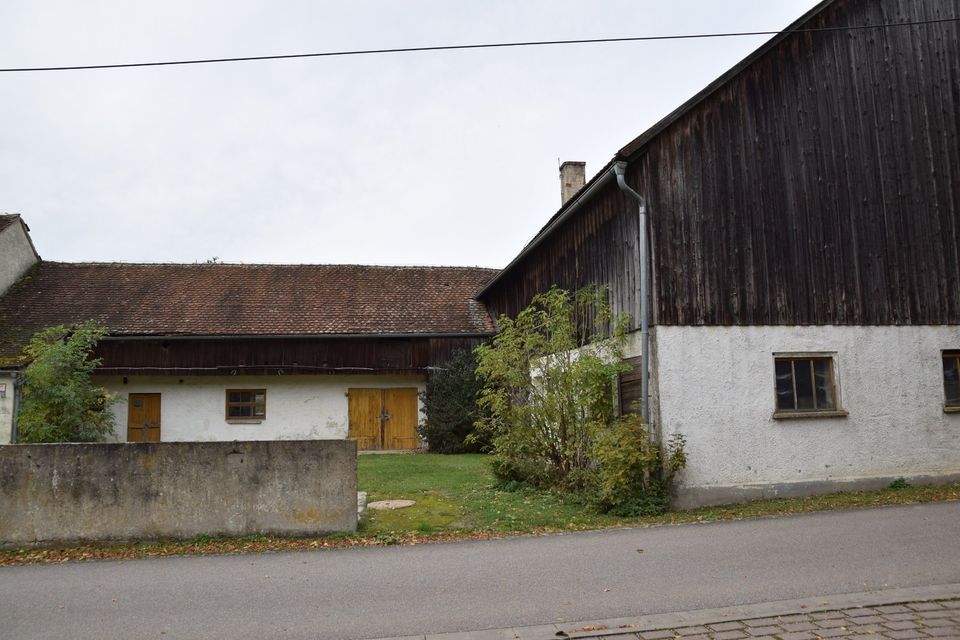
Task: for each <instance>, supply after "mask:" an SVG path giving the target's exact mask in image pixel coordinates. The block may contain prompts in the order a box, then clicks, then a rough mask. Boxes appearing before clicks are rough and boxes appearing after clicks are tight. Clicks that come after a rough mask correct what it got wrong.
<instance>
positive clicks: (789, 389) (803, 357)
mask: <svg viewBox="0 0 960 640" xmlns="http://www.w3.org/2000/svg"><path fill="white" fill-rule="evenodd" d="M774 371H775V386H776V394H777V410H776V412H775V413H774V417H775V418H790V417H806V416H822V415H846V412H845V411H843V410H842V409H841V408H840V401H839V398H838V395H837V381H836V375H835V372H834V363H833V356H830V355H816V354H796V355H775V356H774Z"/></svg>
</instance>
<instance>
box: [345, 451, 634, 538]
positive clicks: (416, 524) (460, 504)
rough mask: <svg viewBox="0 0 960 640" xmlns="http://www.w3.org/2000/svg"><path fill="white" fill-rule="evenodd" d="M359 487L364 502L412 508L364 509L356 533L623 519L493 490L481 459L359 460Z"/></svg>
mask: <svg viewBox="0 0 960 640" xmlns="http://www.w3.org/2000/svg"><path fill="white" fill-rule="evenodd" d="M357 482H358V485H359V487H360V490H361V491H366V492H367V493H368V495H367V500H368V501H369V502H373V501H375V500H389V499H393V498H402V499H409V500H416V502H417V504H415V505H414V506H412V507H407V508H404V509H396V510H393V511H374V510H372V509H368V510H367V512H366V513H365V514H364V517H363V519H362V521H361V525H360V532H361V533H369V534H384V533H396V532H418V533H441V532H451V531H489V532H499V533H527V532H531V531H542V530H545V529H547V530H553V529H557V530H559V529H592V528H599V527H607V526H615V525H619V524H622V523H623V522H624V520H623V519H622V518H615V517H613V516H606V515H601V514H596V513H592V512H591V511H590V510H589V509H586V508H585V507H584V506H583V505H581V504H578V503H577V501H575V500H571V499H569V498H568V499H564V498H562V497H560V496H558V495H555V494H551V493H545V492H533V491H500V490H498V489H496V488H495V487H494V478H493V474H492V473H491V472H490V469H489V467H488V465H487V464H486V456H484V455H480V454H463V455H455V456H445V455H438V454H429V453H426V454H378V455H362V456H360V457H359V459H358V478H357Z"/></svg>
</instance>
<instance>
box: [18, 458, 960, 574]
mask: <svg viewBox="0 0 960 640" xmlns="http://www.w3.org/2000/svg"><path fill="white" fill-rule="evenodd" d="M358 465H359V477H358V481H359V486H360V489H361V490H364V491H367V492H368V499H369V501H371V502H372V501H376V500H387V499H393V498H397V499H401V498H408V499H412V500H416V502H417V503H416V504H415V505H414V506H412V507H408V508H405V509H398V510H395V511H372V510H368V511H367V512H366V514H365V515H364V517H363V519H362V520H361V523H360V528H359V530H358V531H357V533H355V534H337V535H329V536H323V537H309V538H281V537H269V536H246V537H242V538H218V537H207V536H200V537H198V538H194V539H192V540H185V541H163V540H161V541H156V542H138V543H127V544H86V545H77V546H70V547H60V548H21V549H3V550H0V566H2V565H12V564H22V563H31V562H68V561H75V560H98V559H117V560H125V559H134V558H148V557H158V556H169V555H199V554H218V553H256V552H265V551H301V550H316V549H331V548H344V547H356V546H375V545H390V544H420V543H427V542H444V541H454V540H479V539H490V538H499V537H503V536H507V535H524V534H541V533H556V532H562V531H583V530H587V529H602V528H610V527H642V526H651V525H660V524H680V523H688V522H711V521H717V520H741V519H745V518H756V517H764V516H777V515H787V514H795V513H807V512H813V511H829V510H837V509H851V508H863V507H876V506H881V505H894V504H915V503H921V502H939V501H950V500H960V483H954V484H947V485H937V486H922V487H914V486H909V485H908V486H900V487H898V488H888V489H881V490H879V491H868V492H857V493H832V494H828V495H823V496H813V497H809V498H784V499H776V500H760V501H757V502H750V503H747V504H738V505H725V506H720V507H705V508H701V509H695V510H691V511H675V512H671V513H667V514H664V515H662V516H657V517H645V518H618V517H615V516H611V515H605V514H597V513H594V512H591V511H590V510H589V509H587V508H586V507H585V506H584V505H583V504H582V503H580V502H579V501H578V500H576V499H575V498H571V497H565V496H560V495H556V494H552V493H547V492H541V491H532V490H529V489H522V490H519V491H503V490H500V489H498V488H497V487H496V486H495V485H494V480H493V476H492V474H491V473H490V471H489V468H488V467H487V465H486V464H485V458H484V456H481V455H459V456H441V455H430V454H424V455H390V454H384V455H376V456H360V459H359V463H358Z"/></svg>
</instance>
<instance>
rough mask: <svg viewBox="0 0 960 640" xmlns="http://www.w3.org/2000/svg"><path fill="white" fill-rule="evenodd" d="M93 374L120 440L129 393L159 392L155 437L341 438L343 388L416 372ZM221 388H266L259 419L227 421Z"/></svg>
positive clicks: (416, 380) (398, 381) (407, 381)
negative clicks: (111, 399) (108, 400)
mask: <svg viewBox="0 0 960 640" xmlns="http://www.w3.org/2000/svg"><path fill="white" fill-rule="evenodd" d="M127 381H128V382H127V384H124V383H123V378H122V377H114V376H109V377H98V378H97V379H96V383H97V384H99V385H101V386H103V387H105V388H106V389H107V390H108V391H109V392H110V393H111V394H113V395H115V396H117V398H118V400H117V401H116V403H115V404H113V406H112V408H111V410H112V411H113V413H114V416H115V417H116V424H117V435H116V439H117V440H120V441H123V440H125V439H126V427H127V408H128V405H127V402H128V398H129V394H131V393H159V394H161V395H160V439H161V440H162V441H164V442H170V441H210V440H301V439H305V440H312V439H336V438H346V437H347V429H348V415H347V410H348V405H347V396H346V393H347V389H349V388H357V387H367V388H383V389H386V388H396V387H416V388H417V389H418V390H419V391H423V389H424V387H425V382H424V379H423V378H422V377H417V376H283V377H281V376H263V377H260V376H226V377H206V376H194V377H182V378H178V377H173V376H170V377H167V376H156V377H153V376H128V377H127ZM227 389H266V390H267V415H266V418H265V419H264V420H263V421H262V422H260V423H259V424H246V423H239V424H238V423H228V422H227V421H226V418H225V416H224V413H225V402H226V400H225V394H226V390H227Z"/></svg>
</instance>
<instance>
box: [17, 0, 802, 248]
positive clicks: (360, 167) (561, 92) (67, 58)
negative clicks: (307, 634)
mask: <svg viewBox="0 0 960 640" xmlns="http://www.w3.org/2000/svg"><path fill="white" fill-rule="evenodd" d="M815 4H816V1H815V0H723V1H718V0H657V1H653V0H593V1H586V0H581V1H576V2H574V1H567V0H503V1H500V0H471V1H466V0H463V1H461V0H390V1H387V0H381V1H369V0H349V1H342V0H341V1H340V2H323V1H319V0H314V1H306V0H302V1H289V2H279V1H277V0H273V1H270V2H268V1H265V0H264V1H245V0H231V1H226V0H224V1H216V2H213V1H208V2H202V1H199V0H163V1H156V2H145V1H138V2H130V1H129V0H112V1H95V0H85V1H84V2H77V1H76V0H63V1H58V2H54V1H46V0H3V1H2V2H0V67H18V66H43V65H68V64H98V63H122V62H137V61H150V60H168V59H185V58H209V57H228V56H244V55H269V54H281V53H303V52H315V51H333V50H345V49H370V48H392V47H407V46H433V45H444V44H467V43H482V42H503V41H514V40H553V39H577V38H598V37H628V36H642V35H664V34H685V33H705V32H718V31H751V30H772V29H773V30H775V29H780V28H782V27H784V26H786V25H787V24H789V23H790V22H792V21H793V20H794V19H795V18H797V17H799V16H800V15H801V14H803V13H804V12H805V11H807V10H808V9H809V8H810V7H812V6H814V5H815ZM766 39H767V38H766V37H744V38H726V39H711V40H680V41H668V42H638V43H623V44H595V45H576V46H552V47H538V48H523V49H497V50H473V51H449V52H431V53H406V54H390V55H376V56H358V57H349V58H316V59H304V60H286V61H265V62H244V63H231V64H214V65H199V66H187V67H163V68H148V69H127V70H106V71H74V72H48V73H32V74H13V73H8V74H0V123H2V124H0V211H7V212H14V213H20V214H22V215H23V217H24V219H25V220H26V221H27V223H28V224H29V225H30V228H31V231H32V236H33V239H34V243H35V244H36V246H37V250H38V251H39V253H40V255H41V256H43V258H44V259H47V260H68V261H114V260H116V261H146V262H195V261H203V260H206V259H208V258H211V257H213V256H217V257H219V258H220V259H221V260H222V261H225V262H247V263H250V262H291V263H301V262H303V263H364V264H367V263H369V264H451V265H481V266H490V267H502V266H504V265H505V264H506V263H507V262H509V261H510V260H511V259H512V258H513V257H514V256H515V255H516V253H517V252H518V251H519V250H520V249H521V248H522V247H523V245H524V244H525V243H526V242H527V240H529V239H530V237H531V236H532V235H533V234H534V233H536V231H537V230H538V229H539V228H540V227H541V226H542V225H543V224H544V222H546V220H547V219H548V218H549V217H550V216H551V215H552V214H553V213H554V212H555V211H556V210H557V209H558V207H559V205H560V195H559V194H560V188H559V179H558V159H560V160H584V161H586V162H587V174H588V176H589V175H592V174H593V173H594V172H596V171H597V170H598V169H600V168H601V167H602V166H603V165H604V164H605V163H606V162H607V161H609V160H610V158H611V157H612V156H613V154H614V153H615V152H616V151H617V149H619V148H620V147H621V146H623V145H624V144H626V143H627V142H629V141H630V140H632V139H633V138H634V137H636V136H637V135H638V134H640V133H641V132H642V131H643V130H644V129H646V128H647V127H649V126H650V125H652V124H654V123H655V122H656V121H657V120H659V119H660V118H661V117H663V116H664V115H666V114H667V113H669V112H670V111H671V110H673V109H674V108H675V107H676V106H678V105H679V104H680V103H682V102H683V101H685V100H686V99H687V98H689V97H690V96H692V95H693V94H694V93H696V92H697V91H698V90H699V89H701V88H703V87H704V86H705V85H706V84H708V83H709V82H710V81H711V80H713V79H714V78H715V77H716V76H718V75H720V74H721V73H723V72H724V71H725V70H726V69H727V68H729V67H730V66H732V65H734V64H736V63H737V62H738V61H739V60H741V59H742V58H743V57H744V56H745V55H747V54H748V53H749V52H751V51H752V50H754V49H755V48H757V47H758V46H760V45H761V44H762V43H763V42H764V41H765V40H766Z"/></svg>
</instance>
